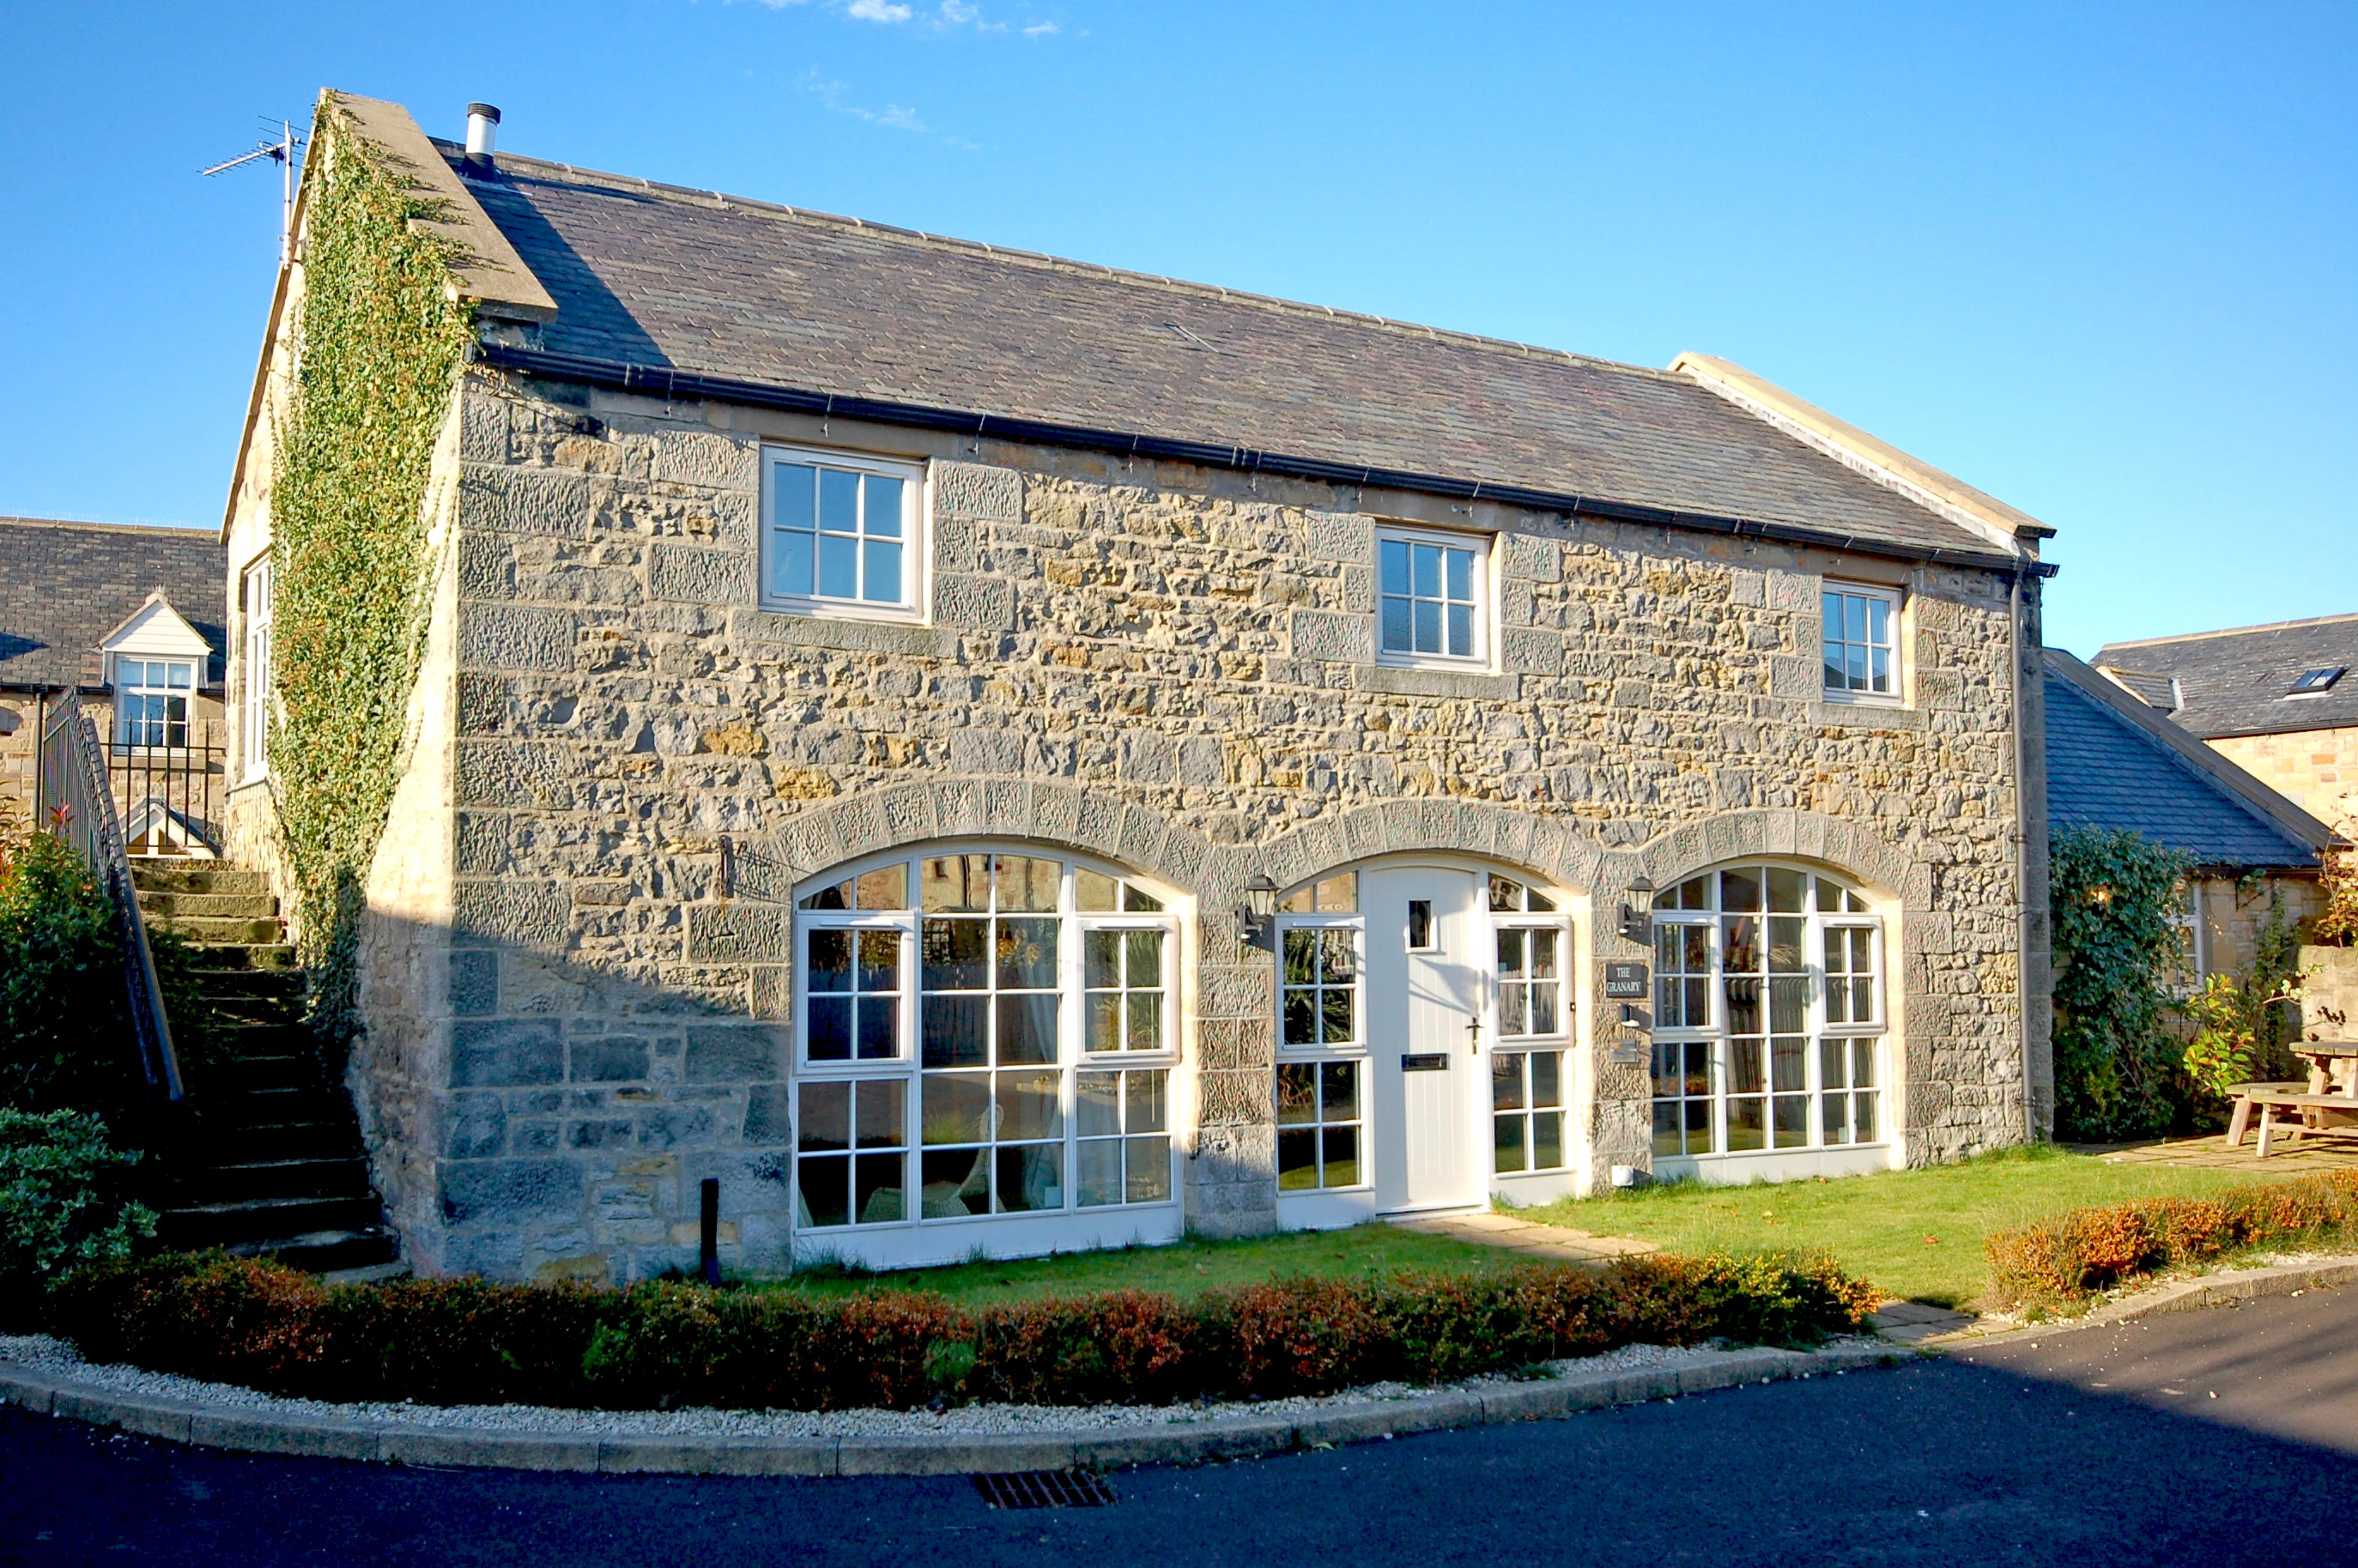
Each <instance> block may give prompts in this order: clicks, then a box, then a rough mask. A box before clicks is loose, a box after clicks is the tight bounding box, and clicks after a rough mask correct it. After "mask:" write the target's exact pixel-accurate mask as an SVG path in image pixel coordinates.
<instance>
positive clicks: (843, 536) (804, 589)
mask: <svg viewBox="0 0 2358 1568" xmlns="http://www.w3.org/2000/svg"><path fill="white" fill-rule="evenodd" d="M922 492H923V474H922V472H921V470H919V469H918V468H917V467H916V465H914V464H912V463H896V462H892V461H888V460H882V459H875V458H862V457H852V456H849V455H847V454H844V453H839V452H815V451H806V450H800V449H792V448H782V447H773V448H770V449H766V450H765V451H764V453H763V486H762V513H763V516H762V600H763V604H764V605H766V606H768V607H770V608H772V609H781V610H798V611H806V612H817V613H822V614H824V613H828V612H831V611H832V612H849V613H854V614H870V615H884V616H909V617H914V616H915V615H916V614H918V613H919V611H920V609H921V600H920V599H919V597H918V583H919V579H920V578H921V576H922V575H923V570H924V562H925V548H924V546H925V541H924V537H923V535H924V506H923V503H922Z"/></svg>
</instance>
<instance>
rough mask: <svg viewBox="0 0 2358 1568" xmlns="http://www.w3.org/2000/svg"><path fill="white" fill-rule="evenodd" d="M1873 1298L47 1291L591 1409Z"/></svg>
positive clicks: (1045, 1386)
mask: <svg viewBox="0 0 2358 1568" xmlns="http://www.w3.org/2000/svg"><path fill="white" fill-rule="evenodd" d="M1876 1300H1877V1292H1876V1291H1874V1289H1873V1288H1872V1287H1869V1286H1867V1285H1865V1284H1862V1283H1860V1282H1859V1281H1855V1280H1851V1279H1849V1278H1847V1277H1845V1276H1844V1275H1843V1274H1842V1273H1841V1272H1840V1271H1838V1270H1836V1269H1835V1268H1834V1267H1833V1264H1832V1263H1831V1262H1829V1261H1825V1260H1788V1259H1777V1258H1760V1259H1729V1258H1717V1257H1714V1258H1705V1259H1692V1258H1671V1257H1652V1258H1640V1259H1631V1260H1624V1261H1622V1262H1618V1263H1616V1264H1615V1265H1613V1266H1612V1267H1611V1268H1609V1269H1606V1270H1603V1271H1586V1270H1577V1269H1563V1268H1553V1269H1551V1268H1545V1267H1538V1266H1534V1267H1532V1268H1530V1269H1525V1270H1518V1271H1509V1272H1504V1273H1500V1274H1495V1275H1486V1276H1481V1277H1475V1278H1458V1277H1453V1276H1437V1275H1416V1274H1400V1275H1395V1276H1392V1277H1390V1278H1385V1279H1355V1280H1330V1279H1288V1280H1279V1281H1271V1282H1270V1283H1268V1284H1262V1285H1255V1286H1251V1287H1249V1288H1247V1289H1243V1290H1235V1291H1221V1292H1208V1293H1206V1294H1205V1295H1202V1296H1199V1297H1195V1298H1192V1299H1188V1300H1180V1299H1178V1298H1174V1297H1172V1296H1167V1295H1160V1294H1156V1293H1153V1292H1145V1291H1113V1292H1105V1293H1102V1294H1097V1295H1087V1296H1078V1297H1074V1298H1070V1299H1065V1300H1049V1301H1031V1302H1012V1303H1001V1304H995V1305H990V1306H984V1307H980V1308H974V1309H969V1308H966V1307H961V1306H957V1305H954V1304H953V1303H950V1302H949V1301H947V1300H946V1299H945V1298H943V1297H941V1296H938V1295H933V1294H927V1293H920V1292H892V1291H879V1292H863V1293H860V1294H854V1295H846V1296H830V1297H818V1296H809V1295H805V1294H803V1293H801V1292H796V1291H793V1290H763V1289H726V1290H711V1289H708V1288H706V1287H704V1286H702V1285H690V1284H673V1283H651V1284H641V1285H633V1286H631V1287H629V1288H627V1289H622V1290H614V1289H606V1288H600V1287H594V1286H585V1285H568V1284H558V1285H500V1284H488V1283H485V1282H483V1281H480V1280H472V1279H462V1280H411V1281H397V1282H395V1283H392V1284H387V1285H379V1286H366V1285H335V1286H330V1285H322V1284H321V1283H320V1282H319V1281H318V1280H316V1279H314V1278H313V1277H312V1276H310V1275H308V1274H303V1273H299V1272H297V1271H294V1270H292V1269H287V1268H283V1267H280V1266H278V1265H276V1264H273V1263H267V1262H257V1261H254V1260H246V1259H233V1258H228V1257H224V1256H222V1255H220V1254H217V1253H216V1254H211V1255H209V1256H204V1257H188V1256H170V1257H164V1258H156V1259H149V1260H144V1261H139V1262H130V1263H117V1264H100V1265H93V1266H92V1267H90V1268H86V1269H83V1270H81V1271H77V1272H76V1273H74V1274H72V1275H70V1276H69V1277H68V1278H67V1279H65V1280H63V1281H60V1282H59V1284H58V1286H57V1287H56V1289H55V1290H54V1291H53V1292H52V1294H51V1307H52V1314H51V1321H52V1324H53V1325H54V1328H55V1331H56V1332H57V1333H59V1334H60V1335H62V1336H69V1337H71V1338H72V1339H74V1340H75V1341H76V1342H77V1344H78V1345H79V1346H80V1348H81V1353H82V1355H83V1357H85V1358H87V1359H89V1360H92V1361H97V1362H128V1363H131V1364H133V1365H135V1366H139V1367H145V1368H149V1369H150V1370H154V1371H162V1372H178V1373H183V1374H187V1375H189V1376H192V1377H199V1378H205V1379H214V1380H218V1381H223V1382H231V1383H240V1384H243V1385H246V1386H248V1387H252V1388H255V1389H261V1390H267V1391H269V1392H272V1393H278V1394H290V1395H300V1396H306V1397H309V1398H313V1399H320V1400H339V1401H341V1400H413V1401H416V1402H418V1403H421V1404H460V1403H466V1404H499V1403H507V1402H517V1403H527V1404H546V1405H564V1406H573V1407H579V1408H590V1409H606V1410H651V1409H672V1408H676V1407H681V1406H713V1407H720V1408H736V1409H753V1410H802V1411H812V1410H841V1409H847V1408H854V1407H865V1406H881V1407H884V1408H888V1409H909V1408H912V1407H915V1406H920V1405H925V1404H927V1403H929V1402H934V1401H936V1400H1001V1401H1017V1402H1022V1403H1031V1404H1093V1403H1141V1404H1164V1403H1173V1402H1177V1401H1182V1400H1198V1399H1271V1398H1277V1397H1281V1396H1284V1395H1291V1394H1321V1393H1331V1392H1334V1391H1336V1390H1341V1389H1346V1388H1350V1387H1353V1386H1355V1385H1358V1384H1362V1383H1370V1382H1379V1381H1386V1380H1393V1379H1397V1380H1401V1381H1407V1382H1417V1383H1433V1382H1442V1381H1447V1380H1450V1379H1457V1378H1464V1377H1470V1376H1473V1375H1476V1374H1478V1373H1483V1372H1492V1371H1499V1370H1506V1369H1511V1368H1517V1367H1521V1366H1526V1365H1529V1364H1531V1363H1533V1362H1539V1361H1544V1360H1550V1359H1553V1358H1556V1357H1566V1356H1583V1355H1591V1354H1595V1353H1596V1352H1599V1351H1603V1350H1608V1349H1611V1348H1613V1347H1614V1346H1620V1345H1628V1344H1633V1343H1639V1342H1644V1343H1651V1344H1663V1345H1694V1344H1699V1343H1702V1342H1704V1341H1706V1340H1711V1339H1727V1340H1733V1341H1739V1342H1743V1343H1747V1344H1810V1343H1814V1342H1815V1341H1817V1340H1819V1339H1821V1338H1823V1336H1826V1335H1827V1334H1829V1333H1833V1332H1840V1331H1844V1330H1849V1329H1853V1328H1855V1327H1857V1326H1858V1325H1859V1324H1860V1323H1862V1322H1863V1321H1864V1320H1865V1317H1866V1314H1867V1313H1868V1312H1870V1311H1872V1310H1873V1308H1874V1305H1875V1303H1876Z"/></svg>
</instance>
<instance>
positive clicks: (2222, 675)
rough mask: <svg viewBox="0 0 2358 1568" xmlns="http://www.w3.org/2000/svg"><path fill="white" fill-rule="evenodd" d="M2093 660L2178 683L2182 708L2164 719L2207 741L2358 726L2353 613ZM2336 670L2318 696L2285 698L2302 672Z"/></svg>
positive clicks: (2163, 641) (2163, 642)
mask: <svg viewBox="0 0 2358 1568" xmlns="http://www.w3.org/2000/svg"><path fill="white" fill-rule="evenodd" d="M2091 662H2092V663H2093V664H2095V665H2099V666H2100V667H2103V668H2105V669H2117V670H2119V671H2121V672H2122V674H2123V675H2124V676H2127V677H2130V678H2132V679H2134V678H2136V677H2138V676H2148V677H2159V678H2161V679H2162V680H2163V681H2164V682H2167V680H2168V679H2169V677H2171V676H2175V677H2177V680H2178V688H2179V691H2180V694H2181V696H2182V700H2183V704H2184V706H2182V707H2180V708H2179V709H2178V710H2177V711H2176V712H2175V713H2173V714H2171V715H2170V717H2171V718H2173V719H2176V720H2177V721H2178V722H2179V723H2180V725H2182V726H2184V727H2185V728H2186V729H2187V730H2190V731H2192V732H2193V733H2195V734H2197V735H2200V736H2201V737H2203V738H2204V739H2205V740H2212V739H2216V738H2218V737H2220V736H2224V735H2282V734H2287V733H2291V732H2295V731H2299V730H2333V729H2340V728H2342V727H2344V726H2349V725H2358V615H2327V616H2322V617H2320V618H2319V619H2317V620H2314V621H2279V622H2275V623H2274V624H2272V625H2267V626H2244V627H2240V628H2237V629H2236V630H2234V631H2229V632H2198V633H2194V634H2192V635H2191V636H2186V637H2154V638H2149V639H2147V640H2145V641H2143V642H2136V643H2106V644H2105V645H2104V648H2103V649H2101V650H2100V651H2099V652H2098V653H2097V654H2096V656H2095V658H2094V659H2093V660H2092V661H2091ZM2334 665H2343V666H2346V667H2347V669H2348V671H2349V673H2348V674H2347V675H2344V676H2342V678H2341V679H2340V680H2339V681H2337V682H2335V683H2334V685H2333V686H2332V687H2331V688H2330V689H2328V690H2327V691H2326V692H2325V693H2324V694H2323V695H2321V696H2318V697H2286V696H2285V691H2286V689H2287V688H2288V687H2290V686H2291V685H2292V683H2293V681H2294V680H2295V679H2296V678H2298V677H2299V675H2300V674H2301V672H2302V671H2304V670H2313V669H2319V668H2326V669H2331V668H2332V667H2333V666H2334ZM2139 695H2140V696H2144V695H2145V692H2144V691H2142V690H2140V692H2139ZM2147 700H2151V698H2150V697H2148V698H2147Z"/></svg>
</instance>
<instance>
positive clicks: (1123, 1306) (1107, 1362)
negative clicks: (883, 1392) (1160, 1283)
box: [945, 1291, 1211, 1404]
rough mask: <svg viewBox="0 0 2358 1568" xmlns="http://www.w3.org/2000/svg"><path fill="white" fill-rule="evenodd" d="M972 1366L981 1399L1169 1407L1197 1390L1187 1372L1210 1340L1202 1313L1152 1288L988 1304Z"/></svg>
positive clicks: (972, 1382)
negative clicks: (1187, 1383)
mask: <svg viewBox="0 0 2358 1568" xmlns="http://www.w3.org/2000/svg"><path fill="white" fill-rule="evenodd" d="M976 1329H977V1332H976V1335H975V1338H974V1340H973V1341H972V1343H973V1346H974V1364H973V1368H972V1369H971V1370H970V1371H968V1373H967V1375H966V1376H965V1378H964V1379H945V1381H948V1382H963V1384H964V1387H965V1390H966V1391H967V1392H968V1393H969V1394H971V1395H973V1396H974V1397H976V1398H979V1399H985V1400H998V1401H1004V1402H1007V1403H1011V1404H1054V1403H1074V1404H1119V1403H1122V1402H1125V1401H1127V1402H1132V1403H1138V1404H1168V1403H1170V1402H1172V1401H1173V1400H1180V1399H1184V1398H1187V1397H1188V1396H1189V1395H1190V1394H1192V1393H1193V1392H1194V1391H1195V1390H1192V1389H1189V1388H1187V1387H1186V1386H1185V1379H1186V1374H1187V1373H1188V1372H1190V1371H1191V1370H1193V1369H1194V1368H1195V1367H1197V1366H1200V1365H1201V1363H1202V1359H1203V1357H1202V1354H1201V1351H1202V1347H1203V1346H1204V1345H1205V1344H1206V1342H1207V1339H1208V1338H1209V1337H1210V1336H1211V1331H1209V1325H1207V1324H1206V1322H1205V1320H1204V1319H1202V1318H1200V1317H1198V1316H1196V1315H1195V1314H1190V1313H1189V1312H1188V1311H1187V1310H1186V1308H1185V1307H1184V1306H1183V1305H1181V1304H1180V1303H1178V1302H1177V1301H1175V1300H1174V1299H1173V1298H1171V1297H1169V1296H1165V1295H1158V1294H1156V1293H1155V1292H1152V1291H1110V1292H1105V1293H1103V1294H1099V1295H1087V1296H1078V1297H1074V1298H1071V1299H1068V1300H1064V1301H1033V1302H1016V1303H1009V1304H1007V1305H1004V1306H993V1307H987V1308H985V1309H984V1310H983V1312H982V1314H980V1318H979V1322H978V1324H977V1325H976Z"/></svg>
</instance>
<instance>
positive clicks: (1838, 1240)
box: [1516, 1146, 2295, 1307]
mask: <svg viewBox="0 0 2358 1568" xmlns="http://www.w3.org/2000/svg"><path fill="white" fill-rule="evenodd" d="M2273 1174H2274V1173H2271V1176H2273ZM2292 1174H2295V1173H2292V1172H2287V1173H2286V1175H2288V1176H2289V1175H2292ZM2254 1179H2255V1178H2254V1177H2252V1176H2250V1175H2248V1174H2243V1173H2231V1172H2223V1171H2205V1170H2191V1169H2184V1168H2178V1167H2171V1166H2155V1165H2108V1164H2105V1163H2104V1162H2103V1161H2102V1160H2099V1159H2096V1158H2095V1157H2093V1156H2092V1155H2086V1154H2072V1153H2068V1152H2064V1151H2063V1150H2061V1149H2056V1148H2053V1147H2051V1146H2050V1147H2039V1148H2028V1149H2010V1150H2005V1151H2002V1152H1998V1153H1995V1154H1987V1155H1984V1156H1983V1157H1982V1158H1980V1159H1977V1160H1969V1161H1966V1162H1963V1163H1960V1164H1955V1165H1938V1166H1934V1167H1932V1168H1931V1169H1929V1170H1923V1171H1893V1172H1889V1173H1885V1174H1880V1175H1873V1176H1851V1177H1847V1178H1844V1179H1843V1180H1840V1181H1823V1180H1819V1181H1809V1182H1786V1183H1782V1184H1767V1183H1761V1184H1755V1185H1752V1186H1748V1187H1706V1186H1703V1185H1701V1184H1696V1183H1692V1182H1680V1183H1674V1184H1668V1185H1665V1186H1660V1187H1652V1188H1646V1189H1641V1190H1639V1191H1638V1192H1634V1193H1628V1194H1621V1195H1615V1196H1612V1197H1605V1198H1590V1199H1588V1200H1586V1201H1585V1202H1572V1201H1567V1202H1563V1203H1556V1204H1550V1205H1548V1206H1545V1207H1543V1208H1528V1209H1521V1210H1518V1211H1517V1215H1516V1217H1518V1218H1520V1219H1529V1220H1534V1221H1541V1222H1545V1223H1548V1224H1552V1225H1568V1226H1574V1227H1578V1228H1580V1229H1582V1230H1588V1231H1594V1232H1595V1233H1596V1234H1598V1235H1600V1236H1634V1237H1638V1238H1641V1239H1643V1240H1647V1241H1652V1242H1657V1243H1660V1246H1661V1247H1662V1248H1663V1249H1664V1250H1666V1251H1671V1252H1714V1251H1722V1252H1764V1251H1776V1250H1783V1249H1792V1250H1796V1251H1813V1252H1814V1251H1824V1252H1830V1253H1832V1254H1833V1256H1834V1258H1835V1260H1837V1261H1838V1262H1840V1263H1841V1264H1842V1266H1843V1267H1844V1269H1845V1270H1847V1271H1849V1272H1851V1273H1853V1274H1856V1275H1860V1276H1863V1277H1864V1278H1866V1279H1868V1280H1871V1281H1874V1282H1875V1283H1876V1284H1878V1285H1880V1286H1882V1287H1883V1288H1884V1289H1885V1290H1887V1291H1889V1292H1892V1293H1893V1294H1895V1295H1898V1296H1904V1297H1906V1298H1908V1299H1909V1300H1911V1301H1920V1302H1931V1303H1935V1304H1937V1305H1941V1306H1952V1307H1953V1306H1963V1305H1964V1304H1966V1303H1970V1302H1974V1301H1975V1300H1976V1299H1977V1298H1979V1297H1980V1296H1981V1295H1982V1294H1983V1292H1985V1291H1986V1290H1987V1289H1988V1286H1989V1268H1988V1265H1987V1263H1986V1262H1985V1260H1984V1257H1983V1253H1982V1241H1983V1238H1985V1237H1986V1236H1987V1235H1988V1234H1989V1233H1990V1232H1991V1231H1992V1230H2002V1229H2005V1228H2006V1227H2008V1226H2012V1225H2017V1224H2020V1223H2022V1222H2023V1221H2025V1220H2028V1219H2034V1218H2037V1217H2039V1216H2041V1215H2046V1214H2053V1213H2055V1212H2057V1211H2058V1210H2061V1209H2067V1208H2078V1207H2081V1206H2084V1205H2088V1204H2102V1203H2117V1202H2119V1201H2121V1200H2123V1199H2125V1198H2139V1197H2152V1196H2157V1195H2165V1194H2174V1195H2181V1196H2187V1197H2199V1196H2201V1195H2203V1194H2206V1193H2212V1192H2216V1191H2218V1190H2219V1189H2220V1188H2222V1187H2232V1186H2242V1185H2247V1184H2250V1183H2251V1182H2252V1181H2253V1180H2254ZM2261 1179H2268V1178H2261Z"/></svg>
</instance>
